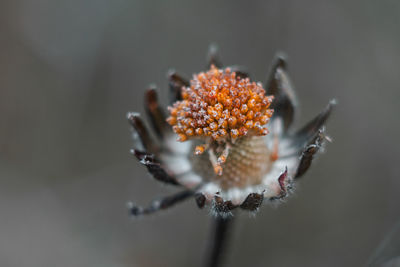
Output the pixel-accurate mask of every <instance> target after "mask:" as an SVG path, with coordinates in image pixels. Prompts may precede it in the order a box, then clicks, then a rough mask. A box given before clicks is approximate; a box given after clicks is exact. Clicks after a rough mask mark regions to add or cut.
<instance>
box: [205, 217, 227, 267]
mask: <svg viewBox="0 0 400 267" xmlns="http://www.w3.org/2000/svg"><path fill="white" fill-rule="evenodd" d="M232 222H233V217H227V218H223V217H221V216H217V217H214V222H213V224H214V225H213V227H214V229H213V233H212V236H211V242H210V247H209V248H210V250H209V252H208V257H207V259H206V260H207V261H206V265H205V266H206V267H218V266H220V263H221V262H222V259H223V256H224V252H225V249H226V246H227V241H228V238H229V236H228V235H229V228H230V227H231V226H232Z"/></svg>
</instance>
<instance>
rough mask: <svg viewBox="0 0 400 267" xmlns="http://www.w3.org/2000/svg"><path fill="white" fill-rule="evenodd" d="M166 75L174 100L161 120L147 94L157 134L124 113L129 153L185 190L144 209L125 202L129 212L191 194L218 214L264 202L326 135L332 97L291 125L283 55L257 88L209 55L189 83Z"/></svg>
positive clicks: (284, 189) (276, 195)
mask: <svg viewBox="0 0 400 267" xmlns="http://www.w3.org/2000/svg"><path fill="white" fill-rule="evenodd" d="M169 80H170V89H171V92H172V96H173V99H172V103H171V104H172V105H171V106H170V107H169V108H168V110H169V117H168V118H166V116H165V114H164V112H163V109H162V108H161V107H160V105H159V104H158V101H157V95H156V91H155V89H154V88H151V89H149V90H148V92H147V94H146V104H147V105H146V108H147V113H148V115H149V116H150V121H151V124H152V126H153V129H154V131H155V133H156V135H157V139H156V140H154V139H153V138H152V137H151V136H150V134H149V133H148V131H147V130H146V127H145V125H144V123H143V121H142V120H141V119H140V116H139V114H137V113H128V119H129V121H130V123H131V125H132V126H133V129H134V140H135V148H134V149H133V150H132V153H133V154H134V155H135V156H136V157H137V158H138V159H139V160H140V162H141V163H142V164H143V165H145V166H146V167H147V168H148V170H149V172H150V173H151V174H152V175H153V177H154V178H155V179H157V180H160V181H162V182H165V183H168V184H173V185H178V186H183V187H184V188H185V190H184V191H182V192H180V193H178V194H175V195H173V196H168V197H164V198H161V199H159V200H156V201H153V202H152V204H151V205H150V206H149V207H147V208H142V207H139V206H136V205H134V204H132V203H131V204H130V208H131V212H132V214H133V215H139V214H146V213H152V212H155V211H157V210H159V209H164V208H167V207H169V206H172V205H173V204H175V203H177V202H179V201H182V200H184V199H186V198H188V197H191V196H194V197H195V199H196V202H197V204H198V206H199V207H200V208H202V207H204V206H205V205H209V206H210V207H211V211H212V212H213V213H214V214H216V215H220V216H228V215H231V211H232V210H234V209H236V208H241V209H245V210H250V211H256V210H258V208H259V207H260V206H261V204H262V203H263V201H264V200H271V201H272V200H277V199H283V198H285V197H286V196H288V194H289V193H290V191H291V189H292V188H293V183H294V180H295V179H296V178H299V177H300V176H301V175H303V174H304V173H305V172H306V171H307V169H308V168H309V166H310V164H311V162H312V160H313V157H314V155H315V154H316V153H317V152H318V150H319V149H320V148H321V146H322V145H323V143H324V141H325V140H326V139H328V138H327V137H326V136H325V128H324V124H325V122H326V120H327V118H328V117H329V114H330V113H331V110H332V107H333V105H334V101H331V102H330V103H329V105H328V106H327V107H326V109H325V110H324V111H323V112H322V113H320V114H319V115H318V116H317V117H316V118H314V119H313V120H312V121H310V122H309V123H308V124H307V125H306V126H304V127H303V128H302V129H300V130H299V131H292V130H291V128H290V126H291V124H292V122H293V119H294V115H295V109H296V106H297V103H296V100H295V96H294V92H293V89H292V85H291V82H290V80H289V77H288V75H287V72H286V62H285V60H284V59H283V57H277V60H276V62H275V63H274V65H273V67H272V70H271V74H270V78H269V81H268V82H267V83H266V85H265V86H264V87H263V86H262V84H261V83H256V82H252V81H251V80H250V78H249V77H248V75H247V74H246V73H245V72H243V71H241V70H239V69H238V68H237V67H227V68H222V67H221V66H220V64H218V60H217V57H216V54H215V53H211V54H210V64H209V69H208V70H207V71H206V72H201V73H199V74H195V75H193V79H192V80H191V81H190V82H188V81H186V80H185V79H184V78H182V77H181V76H179V75H178V74H176V73H175V72H171V73H170V74H169ZM264 88H265V89H264Z"/></svg>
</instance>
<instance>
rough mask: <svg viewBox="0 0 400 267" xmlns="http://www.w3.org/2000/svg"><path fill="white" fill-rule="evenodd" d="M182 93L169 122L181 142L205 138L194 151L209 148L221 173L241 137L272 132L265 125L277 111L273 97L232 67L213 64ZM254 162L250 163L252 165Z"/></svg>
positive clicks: (210, 158) (210, 154)
mask: <svg viewBox="0 0 400 267" xmlns="http://www.w3.org/2000/svg"><path fill="white" fill-rule="evenodd" d="M181 96H182V100H181V101H177V102H175V103H174V105H173V106H172V107H170V108H169V111H170V117H169V118H168V119H167V121H168V123H169V124H170V125H171V126H172V128H173V130H174V132H175V133H176V134H177V135H178V141H181V142H184V141H187V140H189V139H199V140H201V143H200V144H199V145H198V146H196V147H195V149H194V150H195V151H194V153H195V154H196V155H200V154H202V153H203V152H204V151H206V150H207V151H208V154H209V160H210V162H211V164H212V166H213V169H214V171H215V173H217V174H218V175H219V176H222V170H223V168H224V167H225V165H229V164H228V163H227V164H225V165H224V163H226V162H227V158H228V156H229V151H230V150H231V148H232V147H233V146H234V144H235V142H236V141H237V139H238V138H240V139H242V138H252V137H256V136H263V135H266V134H268V130H267V128H266V127H265V125H266V124H267V123H268V122H269V120H270V118H271V116H272V114H273V110H272V109H269V106H270V104H271V102H272V100H273V97H272V96H266V95H265V90H264V89H263V88H262V86H261V84H260V83H255V82H251V81H250V79H249V78H240V77H239V76H237V75H236V73H235V72H232V71H231V69H230V68H226V69H223V70H221V69H217V68H216V67H215V66H211V68H210V70H208V71H207V72H201V73H199V74H197V75H194V76H193V79H192V80H191V81H190V86H189V87H183V88H182V94H181ZM243 149H246V147H244V148H243ZM235 154H237V155H239V154H240V151H239V152H238V153H235ZM262 154H265V153H264V152H263V153H262ZM238 160H239V161H237V162H240V160H241V159H238ZM243 160H245V159H244V158H243ZM242 165H243V164H242ZM251 165H252V164H246V166H248V168H251ZM243 166H244V165H243ZM243 166H242V167H243ZM243 168H244V167H243ZM228 172H230V170H229V171H228Z"/></svg>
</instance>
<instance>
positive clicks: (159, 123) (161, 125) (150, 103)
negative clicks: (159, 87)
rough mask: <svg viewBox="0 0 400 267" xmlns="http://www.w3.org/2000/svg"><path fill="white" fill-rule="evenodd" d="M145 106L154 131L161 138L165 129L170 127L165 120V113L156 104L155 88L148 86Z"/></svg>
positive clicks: (167, 129) (168, 129)
mask: <svg viewBox="0 0 400 267" xmlns="http://www.w3.org/2000/svg"><path fill="white" fill-rule="evenodd" d="M145 103H146V104H145V108H146V112H147V114H148V116H149V117H150V121H151V125H152V126H153V129H154V132H155V133H156V134H157V135H158V136H159V137H160V138H162V137H163V135H164V132H165V131H170V129H171V128H170V127H168V124H167V123H166V121H165V114H164V112H163V111H162V110H161V108H160V105H159V104H158V98H157V91H156V90H155V88H149V89H148V90H147V92H146V95H145Z"/></svg>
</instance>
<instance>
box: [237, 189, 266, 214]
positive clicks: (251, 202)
mask: <svg viewBox="0 0 400 267" xmlns="http://www.w3.org/2000/svg"><path fill="white" fill-rule="evenodd" d="M263 200H264V195H263V194H257V193H251V194H249V195H248V196H247V197H246V199H245V200H244V201H243V203H242V204H241V205H240V207H241V208H242V209H244V210H250V211H255V210H257V209H258V208H259V207H260V206H261V204H262V202H263Z"/></svg>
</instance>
